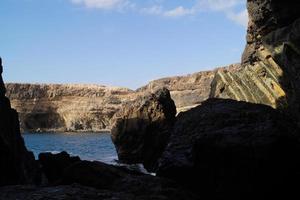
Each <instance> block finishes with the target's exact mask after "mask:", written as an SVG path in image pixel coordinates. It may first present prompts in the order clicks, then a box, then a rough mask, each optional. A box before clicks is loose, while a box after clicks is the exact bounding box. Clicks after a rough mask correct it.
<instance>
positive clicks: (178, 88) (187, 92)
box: [137, 64, 240, 113]
mask: <svg viewBox="0 0 300 200" xmlns="http://www.w3.org/2000/svg"><path fill="white" fill-rule="evenodd" d="M239 66H240V64H233V65H229V66H226V67H220V68H217V69H215V70H212V71H203V72H198V73H194V74H190V75H186V76H175V77H168V78H163V79H158V80H154V81H151V82H150V83H149V84H148V85H146V86H144V87H141V88H139V89H138V90H137V92H147V91H148V92H153V91H156V90H158V89H161V88H167V89H168V90H169V91H170V94H171V97H172V99H173V100H174V102H175V105H176V108H177V112H178V113H180V112H184V111H187V110H189V109H191V108H193V107H196V106H198V105H200V104H201V103H202V102H203V101H205V100H207V99H208V98H209V95H210V92H211V82H212V80H213V79H214V77H215V74H216V73H217V72H218V71H224V70H230V71H236V70H237V69H238V68H239Z"/></svg>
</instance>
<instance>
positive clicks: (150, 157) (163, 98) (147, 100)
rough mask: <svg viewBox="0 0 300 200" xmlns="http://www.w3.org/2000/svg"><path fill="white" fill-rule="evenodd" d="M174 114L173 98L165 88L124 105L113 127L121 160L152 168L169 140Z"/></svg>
mask: <svg viewBox="0 0 300 200" xmlns="http://www.w3.org/2000/svg"><path fill="white" fill-rule="evenodd" d="M175 115H176V107H175V104H174V101H173V100H172V99H171V96H170V92H169V91H168V90H167V89H165V88H164V89H159V90H158V91H156V92H155V93H154V94H149V95H147V96H145V97H140V98H138V99H137V100H136V101H135V102H134V103H133V104H132V105H128V106H125V107H124V108H123V110H121V111H120V112H119V113H117V114H116V116H117V117H116V120H115V123H114V126H113V128H112V131H111V133H112V140H113V142H114V144H115V146H116V149H117V153H118V156H119V160H120V161H121V162H124V163H128V164H132V163H142V164H144V166H145V168H146V169H148V170H149V171H153V170H154V169H155V167H156V164H157V160H158V158H159V157H160V156H161V154H162V152H163V150H164V148H165V146H166V144H167V142H168V139H169V135H170V131H169V130H170V128H171V127H172V125H173V124H174V122H175Z"/></svg>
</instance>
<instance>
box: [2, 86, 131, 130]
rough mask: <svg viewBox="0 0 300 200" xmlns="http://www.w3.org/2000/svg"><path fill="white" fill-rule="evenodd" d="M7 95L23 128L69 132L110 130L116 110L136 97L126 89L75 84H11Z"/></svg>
mask: <svg viewBox="0 0 300 200" xmlns="http://www.w3.org/2000/svg"><path fill="white" fill-rule="evenodd" d="M7 94H8V96H9V97H10V98H11V103H12V106H13V107H14V108H16V109H17V111H18V112H19V113H20V120H21V128H22V129H23V130H26V131H68V132H77V131H80V132H98V131H103V130H106V129H108V130H109V129H110V124H111V123H110V120H111V118H112V116H113V115H114V113H115V112H116V111H117V110H119V109H120V107H121V105H122V104H123V103H124V102H126V101H128V100H130V99H131V98H134V96H135V95H134V92H133V91H131V90H129V89H126V88H117V87H105V86H99V85H74V84H68V85H59V84H53V85H52V84H50V85H46V84H7Z"/></svg>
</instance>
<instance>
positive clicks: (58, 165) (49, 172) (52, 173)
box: [39, 152, 80, 184]
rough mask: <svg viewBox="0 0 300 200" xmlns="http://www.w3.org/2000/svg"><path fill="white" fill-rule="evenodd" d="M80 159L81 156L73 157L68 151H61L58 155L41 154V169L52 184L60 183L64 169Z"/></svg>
mask: <svg viewBox="0 0 300 200" xmlns="http://www.w3.org/2000/svg"><path fill="white" fill-rule="evenodd" d="M78 161H80V158H79V157H77V156H76V157H72V156H70V155H69V154H68V153H67V152H61V153H59V154H56V155H53V154H52V153H41V154H39V163H40V165H41V169H42V171H43V172H44V174H45V175H46V177H47V179H48V181H49V183H50V184H55V183H59V182H60V180H61V178H62V176H63V174H64V170H65V169H66V168H68V167H70V166H71V165H72V164H74V163H76V162H78Z"/></svg>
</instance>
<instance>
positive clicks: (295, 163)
mask: <svg viewBox="0 0 300 200" xmlns="http://www.w3.org/2000/svg"><path fill="white" fill-rule="evenodd" d="M248 10H249V18H250V22H249V27H248V34H247V43H248V44H247V46H246V49H245V52H244V55H243V59H242V60H243V64H242V66H241V67H240V69H239V70H237V71H234V72H232V71H230V70H223V71H218V72H217V74H216V76H215V78H214V80H213V82H212V93H211V97H218V98H225V99H210V100H208V101H206V102H204V103H202V105H201V106H199V107H196V108H194V109H192V110H190V111H188V112H186V113H182V114H180V115H179V116H178V118H177V122H176V124H175V126H174V128H173V132H172V134H171V136H170V141H169V144H168V146H167V148H166V150H165V151H164V153H163V155H162V157H161V158H160V161H159V169H158V175H159V176H165V177H169V178H174V179H176V180H177V181H179V182H181V183H183V184H186V185H187V187H190V188H194V190H195V191H199V192H200V194H202V195H204V196H209V195H210V194H213V195H214V196H215V197H217V198H221V197H239V198H244V197H256V196H257V195H260V196H261V197H264V198H267V197H273V196H277V197H284V196H286V195H292V194H293V195H298V192H297V191H298V189H297V187H298V186H299V185H298V184H294V183H295V181H296V180H297V179H299V177H300V174H299V172H298V168H299V167H300V160H299V155H300V148H299V147H300V141H299V132H300V131H299V128H298V127H299V126H298V125H297V123H299V114H300V110H299V102H300V98H299V94H300V93H299V87H298V86H299V84H300V82H299V72H300V68H299V66H300V62H299V61H300V54H299V46H300V43H299V38H300V37H299V36H300V35H299V34H300V31H299V30H300V24H299V17H300V13H299V10H300V4H299V3H298V2H296V1H285V2H283V1H278V0H249V1H248ZM226 99H228V100H226ZM230 99H233V100H230ZM243 101H247V102H250V103H246V102H243ZM263 104H265V105H263ZM266 105H267V106H266ZM271 107H273V108H276V109H273V108H271ZM282 111H284V112H282ZM193 182H197V183H198V184H197V185H194V184H190V183H193Z"/></svg>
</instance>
